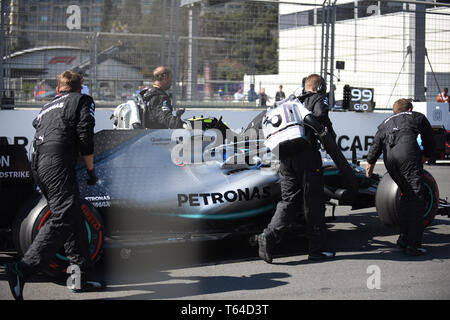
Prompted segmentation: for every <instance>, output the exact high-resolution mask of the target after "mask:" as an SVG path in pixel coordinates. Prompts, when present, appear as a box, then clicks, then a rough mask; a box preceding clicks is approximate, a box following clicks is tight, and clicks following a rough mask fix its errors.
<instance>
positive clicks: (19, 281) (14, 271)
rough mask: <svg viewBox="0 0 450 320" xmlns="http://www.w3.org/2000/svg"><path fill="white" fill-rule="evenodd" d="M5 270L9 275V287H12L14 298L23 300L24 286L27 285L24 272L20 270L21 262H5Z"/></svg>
mask: <svg viewBox="0 0 450 320" xmlns="http://www.w3.org/2000/svg"><path fill="white" fill-rule="evenodd" d="M5 272H6V275H7V276H8V282H9V288H10V289H11V293H12V295H13V297H14V299H16V300H23V287H24V285H25V280H24V276H23V274H22V272H20V270H19V264H18V263H7V264H5Z"/></svg>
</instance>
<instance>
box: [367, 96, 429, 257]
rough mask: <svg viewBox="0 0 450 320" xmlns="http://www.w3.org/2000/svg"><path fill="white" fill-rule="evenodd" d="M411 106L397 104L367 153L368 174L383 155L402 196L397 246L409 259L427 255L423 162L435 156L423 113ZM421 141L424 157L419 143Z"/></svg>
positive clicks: (404, 102) (405, 102)
mask: <svg viewBox="0 0 450 320" xmlns="http://www.w3.org/2000/svg"><path fill="white" fill-rule="evenodd" d="M412 108H413V106H412V103H411V102H410V101H408V100H406V99H399V100H397V101H396V102H395V103H394V106H393V110H394V115H393V116H391V117H389V118H387V119H386V120H384V121H383V123H382V124H381V125H380V126H379V127H378V131H377V133H376V135H375V138H374V142H373V144H372V145H371V147H370V149H369V152H368V154H367V165H366V175H367V176H368V177H370V176H371V175H372V173H373V170H374V168H375V164H376V161H377V159H378V158H379V157H380V155H381V152H383V160H384V164H385V166H386V169H387V171H388V173H389V175H390V176H391V178H392V179H393V180H394V181H395V183H396V184H397V185H398V187H399V188H400V191H401V193H402V195H401V199H400V208H399V225H400V236H399V238H398V240H397V245H398V246H399V247H401V248H402V249H405V253H406V254H407V255H409V256H418V255H422V254H425V253H426V252H427V251H426V249H424V248H422V247H421V245H422V237H423V231H424V226H423V219H422V215H423V208H424V194H425V193H424V184H423V175H424V173H423V163H424V162H426V161H427V158H429V157H430V156H431V155H432V154H433V150H434V147H435V142H434V138H433V129H432V128H431V125H430V122H429V121H428V119H427V118H426V117H425V116H424V115H423V114H421V113H419V112H415V111H412ZM418 134H420V135H421V138H422V145H423V154H422V151H421V150H420V147H419V144H418V143H417V135H418Z"/></svg>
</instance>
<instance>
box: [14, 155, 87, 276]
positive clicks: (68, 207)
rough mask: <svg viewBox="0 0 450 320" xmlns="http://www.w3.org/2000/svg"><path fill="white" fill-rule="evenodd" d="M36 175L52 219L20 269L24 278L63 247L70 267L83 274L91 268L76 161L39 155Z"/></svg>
mask: <svg viewBox="0 0 450 320" xmlns="http://www.w3.org/2000/svg"><path fill="white" fill-rule="evenodd" d="M33 167H34V168H33V174H34V177H35V180H36V183H37V184H38V186H39V188H40V189H41V191H42V193H43V194H44V196H45V197H46V199H47V201H48V205H49V208H50V212H51V214H50V216H49V218H48V219H47V221H46V222H45V224H44V225H43V226H42V227H41V229H40V230H39V232H38V234H37V235H36V237H35V239H34V240H33V243H32V244H31V246H30V247H29V248H28V250H27V252H26V253H25V255H24V257H23V258H22V261H21V262H20V268H21V269H22V270H23V272H24V273H25V274H28V275H29V274H32V273H35V272H37V271H38V270H39V269H40V268H41V267H42V266H43V265H45V264H46V263H49V261H50V259H52V258H53V257H55V255H56V253H57V252H58V251H59V250H60V249H61V248H62V247H64V250H65V254H66V256H67V258H68V259H69V261H70V263H71V264H74V265H77V266H79V267H80V271H81V272H82V273H84V272H86V271H89V270H90V269H91V267H92V265H91V261H90V259H89V243H88V234H87V229H86V225H85V221H84V217H83V213H82V211H81V202H80V196H79V189H78V183H77V179H76V173H75V166H74V162H73V158H72V157H71V156H68V155H66V154H59V153H45V154H41V155H39V157H38V159H37V165H36V166H34V165H33Z"/></svg>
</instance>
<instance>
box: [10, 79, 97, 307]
mask: <svg viewBox="0 0 450 320" xmlns="http://www.w3.org/2000/svg"><path fill="white" fill-rule="evenodd" d="M81 80H82V78H81V75H80V74H78V73H76V72H73V71H65V72H63V73H62V74H60V75H59V77H58V86H57V91H58V95H57V96H56V97H55V98H54V99H53V101H51V102H49V103H47V104H45V105H44V106H43V107H42V109H41V111H40V112H39V115H38V116H37V117H36V118H35V119H34V120H33V126H34V127H35V129H36V134H35V139H34V141H33V147H34V151H33V154H32V165H31V167H32V170H33V177H34V179H35V182H36V184H37V185H38V186H39V188H40V190H41V191H42V193H43V195H44V196H45V197H46V199H47V202H48V205H49V208H50V212H51V214H50V216H49V218H48V219H47V221H46V223H45V224H44V225H43V226H42V227H41V228H40V230H39V232H38V234H37V235H36V238H35V239H34V241H33V243H32V244H31V246H30V247H29V249H28V250H27V252H26V253H25V254H24V256H23V258H22V260H21V261H20V262H18V263H10V264H7V265H5V270H6V272H7V275H8V281H9V285H10V288H11V292H12V294H13V296H14V298H15V299H17V300H22V299H23V287H24V283H25V281H26V280H27V278H28V277H29V276H31V275H32V274H34V273H36V272H37V271H39V270H40V268H41V267H42V266H43V265H45V264H46V263H48V261H49V259H51V258H52V257H54V256H55V254H56V253H57V252H58V250H59V249H60V248H61V247H62V246H64V250H65V252H66V255H67V257H68V258H69V260H70V263H71V264H72V265H73V266H74V267H77V268H78V270H77V269H73V270H75V271H79V273H78V275H79V277H80V278H79V285H78V286H77V287H75V288H74V289H73V291H75V292H84V291H91V290H92V289H93V288H99V287H101V284H100V283H98V282H92V281H87V276H88V273H89V272H91V271H92V268H93V266H92V262H91V261H90V259H89V254H88V251H89V249H88V247H89V244H88V235H87V230H86V227H85V225H84V217H83V213H82V211H81V202H80V195H79V189H78V182H77V177H76V172H75V166H76V163H77V159H78V155H79V154H81V156H82V158H83V160H84V163H85V165H86V168H87V174H88V180H87V183H88V184H89V185H94V184H96V182H97V180H98V178H97V176H96V174H95V169H94V155H93V153H94V140H93V137H94V126H95V118H94V112H95V104H94V101H93V99H92V98H91V97H90V96H88V95H85V94H81V93H80V92H81Z"/></svg>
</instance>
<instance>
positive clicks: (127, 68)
mask: <svg viewBox="0 0 450 320" xmlns="http://www.w3.org/2000/svg"><path fill="white" fill-rule="evenodd" d="M445 2H446V1H443V2H439V3H438V2H421V1H394V0H391V1H367V0H363V1H358V0H352V1H348V0H347V1H346V0H343V1H341V0H337V1H331V0H325V1H324V2H321V1H314V0H298V1H295V0H291V1H264V0H260V1H223V0H216V1H214V0H208V1H207V0H203V1H192V0H147V1H137V0H85V1H77V2H73V1H69V0H58V1H56V0H45V1H36V0H28V1H23V0H22V1H21V0H9V1H5V0H2V1H1V8H2V15H1V32H0V34H1V39H0V40H1V42H0V52H1V53H2V57H3V59H0V69H1V70H0V72H2V74H3V76H2V78H1V81H0V92H1V97H2V105H5V104H8V103H12V102H13V103H14V104H15V105H26V104H30V103H32V102H39V103H40V101H42V100H47V99H51V97H52V96H53V94H54V93H55V87H56V77H57V75H58V74H59V73H60V72H62V71H64V70H67V69H75V70H82V71H83V73H84V78H85V82H84V84H85V85H86V86H87V87H88V88H89V91H90V94H91V95H92V96H93V97H94V99H95V100H96V101H97V102H98V103H104V104H106V105H111V106H113V105H116V104H119V103H121V102H123V101H124V100H126V99H128V98H129V97H131V96H132V95H133V94H134V93H136V92H137V91H138V90H139V89H140V88H142V87H143V86H146V85H150V84H151V83H152V77H151V74H152V70H153V69H154V68H155V67H157V66H158V65H162V64H164V65H168V66H170V67H171V68H172V70H173V72H174V84H173V86H172V88H171V93H172V97H173V100H174V102H175V105H182V106H217V105H223V106H240V107H242V106H258V105H260V104H261V103H262V102H263V100H264V99H260V97H261V96H260V95H259V93H260V92H261V91H263V90H264V91H265V92H266V94H267V96H268V101H267V103H268V104H271V103H273V102H274V100H275V96H276V92H277V91H278V90H279V86H280V85H282V86H283V91H284V92H285V93H286V95H289V94H292V93H296V94H299V93H300V92H301V87H302V79H303V78H304V77H305V76H307V75H308V74H311V73H319V74H321V75H322V76H323V77H324V78H326V80H327V83H328V87H329V88H334V89H335V90H331V92H332V93H334V95H330V98H331V99H332V100H333V104H334V103H336V104H337V106H340V105H341V104H342V100H343V95H344V87H345V85H348V86H350V87H354V88H370V89H372V90H373V100H374V102H375V103H376V108H390V107H391V106H392V104H393V102H394V101H395V100H396V99H398V98H400V97H402V98H409V99H413V100H416V101H426V100H427V101H436V97H437V95H438V93H439V92H440V91H442V90H443V89H444V88H445V87H449V86H450V54H449V52H450V5H449V4H447V3H445ZM447 2H448V1H447ZM251 86H254V90H255V92H256V94H257V97H258V99H256V100H254V99H252V94H249V90H250V89H251ZM239 89H241V92H242V94H235V93H236V92H238V90H239Z"/></svg>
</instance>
